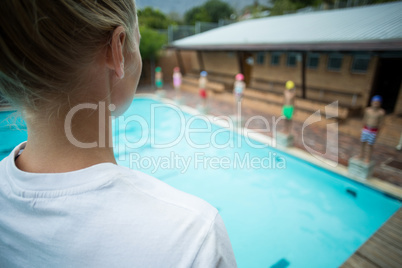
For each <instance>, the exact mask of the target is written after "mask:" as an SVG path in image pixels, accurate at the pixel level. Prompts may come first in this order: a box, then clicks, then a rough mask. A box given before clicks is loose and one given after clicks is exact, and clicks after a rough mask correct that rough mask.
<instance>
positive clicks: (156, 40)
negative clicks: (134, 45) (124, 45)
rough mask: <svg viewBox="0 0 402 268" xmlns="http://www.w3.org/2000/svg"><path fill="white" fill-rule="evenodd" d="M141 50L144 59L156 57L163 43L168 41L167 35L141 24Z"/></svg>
mask: <svg viewBox="0 0 402 268" xmlns="http://www.w3.org/2000/svg"><path fill="white" fill-rule="evenodd" d="M140 34H141V42H140V52H141V57H142V59H143V60H151V59H155V58H157V57H158V55H159V51H160V50H161V49H162V47H163V45H165V44H166V43H167V36H166V35H165V34H160V33H158V31H156V30H154V29H151V28H149V27H147V26H140Z"/></svg>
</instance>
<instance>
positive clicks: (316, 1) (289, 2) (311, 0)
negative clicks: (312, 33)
mask: <svg viewBox="0 0 402 268" xmlns="http://www.w3.org/2000/svg"><path fill="white" fill-rule="evenodd" d="M394 1H398V0H367V1H363V0H360V1H358V2H356V3H355V2H354V1H351V2H350V4H351V5H352V6H356V5H357V6H363V5H370V4H379V3H385V2H394ZM335 2H336V1H335V0H268V3H270V4H273V6H272V8H271V15H282V14H284V13H288V12H292V11H296V10H298V9H301V8H304V7H308V6H312V7H317V6H319V5H321V4H326V5H329V6H333V5H334V4H335ZM339 2H340V3H343V4H345V3H347V0H339ZM343 6H345V5H343Z"/></svg>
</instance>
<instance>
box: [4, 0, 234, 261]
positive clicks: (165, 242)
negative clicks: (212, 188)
mask: <svg viewBox="0 0 402 268" xmlns="http://www.w3.org/2000/svg"><path fill="white" fill-rule="evenodd" d="M137 21H138V20H137V16H136V8H135V3H134V1H133V0H120V1H114V0H97V1H95V0H80V1H78V0H64V1H48V0H36V1H25V0H3V1H1V8H0V56H1V61H0V93H1V95H2V96H5V97H6V99H7V100H8V101H10V102H12V103H13V104H14V105H15V106H16V107H17V108H18V109H19V110H20V111H21V112H22V113H23V115H24V118H25V121H26V124H27V130H28V141H27V142H24V143H22V144H20V145H18V146H17V147H16V148H15V149H14V150H13V151H12V152H11V154H10V155H9V156H8V157H6V158H5V159H3V160H2V161H1V162H0V266H1V267H217V266H219V267H235V266H236V262H235V259H234V255H233V251H232V248H231V245H230V241H229V237H228V235H227V232H226V229H225V226H224V224H223V221H222V219H221V217H220V215H219V214H218V212H217V210H216V209H215V208H214V207H212V206H211V205H209V204H208V203H206V202H205V201H203V200H201V199H199V198H197V197H194V196H191V195H189V194H186V193H183V192H180V191H178V190H176V189H174V188H172V187H170V186H168V185H167V184H165V183H163V182H161V181H159V180H157V179H155V178H153V177H151V176H148V175H146V174H144V173H142V172H140V171H134V170H130V169H128V168H124V167H121V166H118V165H117V164H116V160H115V158H114V153H113V147H112V145H111V144H109V143H108V142H107V141H109V140H110V137H111V136H112V134H111V133H112V130H111V124H110V118H111V116H112V115H113V116H118V115H121V114H122V113H123V112H124V111H125V110H126V109H127V108H128V107H129V106H130V104H131V102H132V99H133V97H134V93H135V90H136V87H137V84H138V80H139V77H140V73H141V56H140V54H139V42H140V37H139V32H138V22H137ZM101 113H102V114H101ZM104 113H106V116H102V115H103V114H104ZM105 141H106V142H105Z"/></svg>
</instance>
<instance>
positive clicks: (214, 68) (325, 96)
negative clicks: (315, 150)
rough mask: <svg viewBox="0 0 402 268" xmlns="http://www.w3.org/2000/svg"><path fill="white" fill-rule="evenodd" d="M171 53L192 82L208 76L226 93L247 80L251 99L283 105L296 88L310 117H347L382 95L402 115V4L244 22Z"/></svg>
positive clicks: (191, 40) (194, 38)
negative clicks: (333, 109)
mask: <svg viewBox="0 0 402 268" xmlns="http://www.w3.org/2000/svg"><path fill="white" fill-rule="evenodd" d="M170 49H174V50H176V54H177V59H178V64H179V65H180V66H181V69H183V70H184V71H185V72H186V76H187V77H194V78H195V77H196V76H197V75H198V74H199V72H200V71H201V70H206V71H207V72H208V73H209V78H210V80H213V81H214V82H216V83H221V84H223V85H224V86H225V89H226V91H228V92H229V91H231V88H232V85H233V81H234V76H235V75H236V74H237V73H239V72H241V73H243V74H244V75H245V81H246V84H247V89H246V92H245V97H246V98H254V99H255V98H257V99H264V100H265V101H267V102H273V103H275V102H276V103H277V104H278V105H280V104H281V103H280V102H281V101H280V98H279V97H280V96H281V95H282V94H283V90H284V84H285V82H286V81H287V80H293V81H294V82H295V84H296V88H297V94H298V96H299V99H301V100H304V102H300V105H301V106H305V108H306V109H308V107H309V106H310V104H311V105H312V107H313V106H314V107H316V106H317V105H321V104H322V105H325V104H328V103H331V102H333V101H339V105H340V107H341V110H342V111H343V112H342V113H341V117H342V116H343V117H348V116H349V115H351V114H353V113H356V112H360V111H361V110H362V108H364V107H366V106H367V105H368V104H369V101H370V98H371V97H372V96H373V95H381V96H382V97H383V108H384V109H386V111H387V112H388V113H396V114H402V87H401V80H402V1H400V2H392V3H387V4H379V5H371V6H363V7H354V8H347V9H338V10H327V11H317V12H311V13H301V14H298V13H296V14H289V15H283V16H275V17H268V18H262V19H255V20H248V21H242V22H238V23H235V24H231V25H228V26H224V27H221V28H218V29H214V30H211V31H208V32H204V33H201V34H197V35H195V36H191V37H187V38H184V39H181V40H178V41H176V42H174V43H172V44H171V45H170ZM185 59H186V60H185Z"/></svg>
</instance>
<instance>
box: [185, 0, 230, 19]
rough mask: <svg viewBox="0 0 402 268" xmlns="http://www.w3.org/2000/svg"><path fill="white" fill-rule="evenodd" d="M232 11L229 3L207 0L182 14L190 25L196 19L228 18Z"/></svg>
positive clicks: (219, 0)
mask: <svg viewBox="0 0 402 268" xmlns="http://www.w3.org/2000/svg"><path fill="white" fill-rule="evenodd" d="M233 13H234V10H233V8H232V7H231V6H230V5H229V4H227V3H225V2H222V1H221V0H209V1H207V2H205V4H203V5H201V6H197V7H194V8H192V9H190V10H189V11H187V12H186V13H185V14H184V21H185V23H186V24H191V25H193V24H195V22H196V21H202V22H219V20H220V19H229V18H230V15H232V14H233Z"/></svg>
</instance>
